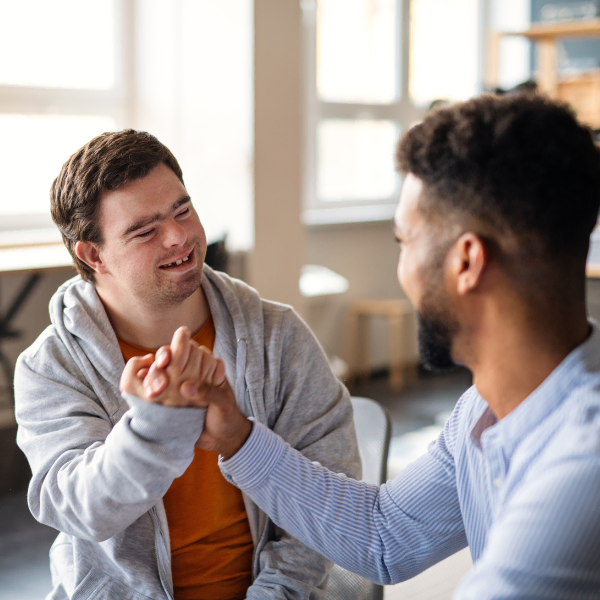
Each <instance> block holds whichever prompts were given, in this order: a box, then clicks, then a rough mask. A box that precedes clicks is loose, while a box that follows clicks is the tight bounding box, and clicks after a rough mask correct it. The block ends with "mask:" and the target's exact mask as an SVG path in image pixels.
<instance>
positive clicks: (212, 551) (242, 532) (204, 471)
mask: <svg viewBox="0 0 600 600" xmlns="http://www.w3.org/2000/svg"><path fill="white" fill-rule="evenodd" d="M194 340H195V341H196V342H198V344H199V345H201V346H206V347H207V348H209V349H210V350H212V349H213V346H214V342H215V326H214V323H213V320H212V318H209V319H208V321H207V322H206V323H205V324H204V326H203V327H202V329H200V331H199V332H198V333H197V334H196V335H195V336H194ZM119 345H120V347H121V352H122V353H123V357H124V358H125V360H126V361H127V360H129V359H130V358H131V357H133V356H144V355H145V354H148V353H150V352H153V351H152V350H147V349H146V348H140V347H139V346H134V345H133V344H129V343H128V342H125V341H123V340H121V339H119ZM217 459H218V456H217V454H215V453H214V452H209V451H208V450H200V449H199V448H196V449H195V454H194V460H192V463H191V464H190V466H189V467H188V468H187V469H186V471H185V473H184V474H183V475H182V476H181V477H178V478H177V479H175V480H174V481H173V483H172V484H171V487H170V488H169V489H168V490H167V493H166V494H165V496H164V498H163V501H164V504H165V510H166V513H167V521H168V523H169V535H170V538H171V567H172V572H173V585H174V587H175V600H241V599H243V598H245V597H246V591H247V589H248V587H249V586H250V584H251V583H252V555H253V552H254V545H253V542H252V536H251V534H250V524H249V523H248V516H247V514H246V508H245V506H244V501H243V498H242V493H241V492H240V491H239V490H238V489H237V488H236V487H235V486H233V485H231V484H230V483H229V482H228V481H227V480H226V479H225V478H224V477H223V475H222V474H221V471H220V470H219V467H218V464H217Z"/></svg>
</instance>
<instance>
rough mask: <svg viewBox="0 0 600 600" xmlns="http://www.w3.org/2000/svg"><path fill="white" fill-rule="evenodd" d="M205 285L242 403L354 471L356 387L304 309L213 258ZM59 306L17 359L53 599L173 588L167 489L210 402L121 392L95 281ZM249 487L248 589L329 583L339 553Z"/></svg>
mask: <svg viewBox="0 0 600 600" xmlns="http://www.w3.org/2000/svg"><path fill="white" fill-rule="evenodd" d="M202 287H203V290H204V293H205V294H206V298H207V300H208V304H209V306H210V310H211V313H212V317H213V320H214V323H215V329H216V338H215V345H214V354H215V355H216V356H218V357H219V358H221V359H222V360H223V361H224V363H225V366H226V373H227V377H228V379H229V381H230V383H231V385H232V387H233V388H234V390H235V394H236V399H237V402H238V405H239V407H240V409H241V410H242V411H243V412H244V414H246V415H248V416H250V417H252V418H254V419H256V420H258V421H260V422H261V423H264V424H265V425H267V426H268V427H269V428H271V429H272V430H273V431H275V432H276V433H278V434H279V435H281V436H282V437H283V438H284V439H285V440H286V441H287V442H289V443H290V444H291V445H292V446H293V447H294V448H297V449H298V450H300V451H301V452H302V453H303V454H304V455H306V456H307V457H308V458H310V459H311V460H314V461H318V462H320V463H321V464H323V465H325V466H326V467H328V468H329V469H332V470H334V471H336V472H343V473H346V474H348V475H350V476H353V477H357V476H359V469H360V467H359V456H358V450H357V446H356V436H355V433H354V427H353V421H352V408H351V404H350V402H349V398H348V392H347V390H346V389H345V387H344V386H343V385H342V384H341V383H340V382H339V381H338V380H337V379H336V378H335V376H334V375H333V374H332V372H331V369H330V368H329V365H328V363H327V359H326V357H325V355H324V353H323V351H322V349H321V347H320V346H319V344H318V342H317V341H316V339H315V337H314V336H313V334H312V333H311V332H310V330H309V329H308V328H307V326H306V325H305V324H304V322H303V321H302V320H301V319H300V318H299V317H298V316H297V314H296V313H295V312H294V311H293V309H291V308H290V307H288V306H284V305H281V304H276V303H273V302H267V301H265V300H261V298H260V297H259V295H258V293H257V292H256V291H255V290H254V289H252V288H250V287H249V286H247V285H245V284H244V283H242V282H240V281H237V280H235V279H231V278H229V277H228V276H226V275H224V274H222V273H218V272H214V271H212V270H211V269H210V268H209V267H206V266H205V267H204V278H203V284H202ZM50 316H51V321H52V324H51V325H50V326H49V327H48V328H47V329H46V330H45V331H44V332H43V333H42V334H41V335H40V337H39V338H38V339H37V340H36V342H35V343H34V344H33V345H32V346H31V347H30V348H28V349H27V350H26V351H25V352H23V354H22V355H21V356H20V357H19V360H18V362H17V365H16V369H15V398H16V417H17V422H18V425H19V430H18V434H17V441H18V444H19V446H20V447H21V449H22V450H23V452H24V453H25V455H26V456H27V458H28V460H29V464H30V466H31V470H32V473H33V476H32V479H31V483H30V486H29V492H28V501H29V507H30V509H31V512H32V513H33V515H34V517H35V518H36V519H37V520H38V521H40V522H41V523H44V524H46V525H49V526H50V527H54V528H55V529H57V530H59V531H60V532H61V533H60V534H59V535H58V537H57V539H56V541H55V543H54V544H53V546H52V549H51V550H50V564H51V572H52V582H53V591H52V592H51V593H50V595H49V596H48V599H52V600H58V599H61V600H63V599H66V598H70V599H72V600H84V599H88V598H93V599H94V600H104V599H106V600H108V599H110V600H115V599H119V600H143V599H147V598H152V599H155V600H159V599H160V600H164V599H167V598H168V599H172V598H173V583H172V577H171V565H170V542H169V529H168V524H167V519H166V514H165V510H164V506H163V502H162V497H163V495H164V494H165V492H166V491H167V490H168V488H169V486H170V485H171V482H172V481H173V479H175V478H176V477H179V476H181V475H182V474H183V472H184V471H185V470H186V468H187V467H188V465H189V464H190V463H191V461H192V458H193V456H194V444H195V442H196V440H197V439H198V437H199V435H200V433H201V431H202V427H203V423H204V413H205V411H204V410H203V409H197V408H170V407H165V406H161V405H158V404H151V403H148V402H145V401H144V400H141V399H140V398H136V397H135V396H131V395H129V394H124V395H121V393H120V392H119V379H120V376H121V372H122V371H123V368H124V361H123V357H122V354H121V351H120V348H119V344H118V342H117V338H116V335H115V332H114V330H113V329H112V326H111V324H110V322H109V320H108V317H107V315H106V312H105V310H104V306H103V305H102V302H101V301H100V299H99V297H98V295H97V293H96V291H95V288H94V286H93V285H91V284H89V283H86V282H84V281H83V280H82V279H81V278H79V277H75V278H73V279H71V280H70V281H67V282H66V283H64V284H63V285H62V286H61V287H60V288H59V289H58V290H57V292H56V294H55V295H54V297H53V298H52V300H51V302H50ZM198 493H202V490H201V489H200V490H198ZM244 501H245V504H246V510H247V513H248V520H249V524H250V530H251V533H252V538H253V541H254V547H255V551H254V558H253V583H252V585H251V587H250V588H249V589H248V591H247V596H246V597H247V598H248V599H252V600H258V599H284V598H297V599H308V598H322V597H324V593H323V590H324V587H325V584H326V579H327V573H328V568H329V564H330V563H328V562H327V561H326V560H325V559H324V558H323V557H321V556H320V555H319V554H317V553H315V552H313V551H312V550H309V549H308V548H307V547H306V546H304V545H302V544H300V543H299V542H298V541H297V540H296V539H294V538H292V537H291V536H290V535H288V534H287V533H286V532H284V531H283V530H281V529H279V528H278V527H276V526H275V525H274V524H273V523H272V522H271V521H270V520H269V519H268V517H267V516H266V515H265V514H264V513H263V512H262V511H260V510H259V509H258V507H257V506H256V505H255V504H254V503H253V502H252V501H251V500H250V499H248V498H247V497H244ZM198 569H202V565H198Z"/></svg>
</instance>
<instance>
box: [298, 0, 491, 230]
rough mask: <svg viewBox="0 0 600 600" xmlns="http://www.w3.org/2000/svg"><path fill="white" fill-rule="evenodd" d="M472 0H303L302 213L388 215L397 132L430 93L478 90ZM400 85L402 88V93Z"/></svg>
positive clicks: (458, 95)
mask: <svg viewBox="0 0 600 600" xmlns="http://www.w3.org/2000/svg"><path fill="white" fill-rule="evenodd" d="M480 4H481V3H480V2H479V0H412V1H410V2H409V0H404V1H403V0H316V1H311V0H304V2H302V6H303V9H304V13H305V24H306V36H307V49H308V50H307V61H308V69H307V77H308V79H307V87H308V90H309V92H308V107H307V109H308V119H307V135H306V139H307V173H306V181H307V188H306V201H305V208H306V210H305V213H304V219H305V221H306V222H307V223H327V222H343V221H358V220H371V219H389V218H391V216H392V214H393V209H394V206H395V204H396V202H397V196H398V193H399V187H400V186H399V184H400V181H399V178H398V176H397V175H396V174H395V172H394V150H395V146H396V142H397V140H398V137H399V135H400V134H401V133H402V132H403V131H406V129H407V128H408V127H410V125H411V124H412V123H414V122H415V121H416V120H418V119H420V118H421V116H422V114H423V112H424V111H425V109H426V108H427V106H428V105H429V104H430V103H431V101H433V100H435V99H448V100H462V99H466V98H469V97H470V96H473V95H475V94H476V93H478V92H479V91H480V80H481V72H480V71H481V65H480V62H479V58H478V57H479V56H480V54H481V52H480V50H481V27H480V21H481V14H480ZM407 91H408V93H406V92H407Z"/></svg>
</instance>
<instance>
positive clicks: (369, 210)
mask: <svg viewBox="0 0 600 600" xmlns="http://www.w3.org/2000/svg"><path fill="white" fill-rule="evenodd" d="M395 2H396V15H397V20H396V52H397V55H396V57H397V64H398V73H397V75H396V76H397V96H396V98H395V99H394V100H393V101H391V102H389V103H386V104H372V103H341V102H329V101H325V100H321V99H320V98H319V97H318V93H317V68H316V65H317V56H316V48H317V0H301V3H300V4H301V8H302V11H303V24H304V45H305V52H304V59H305V60H304V62H305V65H304V87H305V99H304V105H305V111H306V112H305V131H304V140H305V157H304V190H303V196H304V208H303V212H302V220H303V222H304V223H305V224H306V225H327V224H335V223H353V222H367V221H386V220H391V219H392V218H393V215H394V211H395V209H396V206H397V204H398V196H399V193H400V186H401V183H402V181H401V177H400V176H399V175H397V178H396V188H395V190H394V192H393V194H392V195H391V196H389V197H387V198H371V199H368V200H365V199H345V200H336V201H327V200H323V199H320V198H318V196H317V129H318V125H319V123H320V121H321V120H324V119H348V120H362V119H369V120H387V121H393V122H394V123H395V125H396V128H397V132H398V135H399V136H400V135H402V133H404V132H406V131H407V130H408V129H409V128H410V126H411V125H412V124H414V123H415V122H418V121H420V120H421V119H422V118H423V115H424V112H425V109H424V108H423V107H421V106H418V105H416V104H415V103H414V102H413V101H412V100H411V98H410V94H409V91H408V90H409V64H410V8H411V7H410V4H411V2H410V0H395ZM488 2H489V0H477V4H478V31H477V40H478V41H477V45H478V49H479V58H478V64H477V69H478V81H479V88H480V89H479V91H482V86H483V83H482V82H483V79H484V68H485V54H484V51H485V49H486V42H485V40H486V33H487V23H488V14H489V7H488Z"/></svg>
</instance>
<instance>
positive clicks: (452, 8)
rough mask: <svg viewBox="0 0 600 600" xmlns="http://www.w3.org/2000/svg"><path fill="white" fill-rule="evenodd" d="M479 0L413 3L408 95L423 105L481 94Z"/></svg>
mask: <svg viewBox="0 0 600 600" xmlns="http://www.w3.org/2000/svg"><path fill="white" fill-rule="evenodd" d="M478 4H479V1H478V0H413V1H412V2H411V5H410V6H411V9H410V67H409V93H410V96H411V98H412V99H413V100H414V101H415V102H416V103H417V104H421V105H426V104H429V103H430V102H431V101H432V100H436V99H448V100H466V99H467V98H469V97H471V96H473V95H475V94H476V93H477V92H478V64H479V48H478V38H479V34H478V30H479V10H478Z"/></svg>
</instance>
